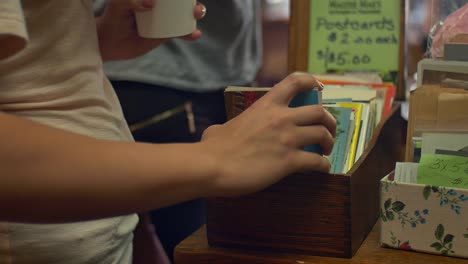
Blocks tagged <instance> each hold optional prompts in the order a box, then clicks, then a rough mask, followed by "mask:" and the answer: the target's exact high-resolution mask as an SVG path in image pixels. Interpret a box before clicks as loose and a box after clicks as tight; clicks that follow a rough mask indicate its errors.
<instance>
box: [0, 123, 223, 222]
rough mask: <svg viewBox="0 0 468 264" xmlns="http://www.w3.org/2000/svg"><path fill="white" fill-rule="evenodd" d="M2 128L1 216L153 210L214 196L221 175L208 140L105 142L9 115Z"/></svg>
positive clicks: (67, 217) (73, 216)
mask: <svg viewBox="0 0 468 264" xmlns="http://www.w3.org/2000/svg"><path fill="white" fill-rule="evenodd" d="M0 124H2V129H1V130H0V167H1V168H2V170H1V176H0V180H1V182H2V184H0V201H1V202H0V219H2V218H3V219H6V220H15V221H16V220H19V221H40V222H42V221H44V222H50V221H52V222H56V221H71V220H82V219H90V218H98V217H107V216H114V215H121V214H128V213H132V212H138V211H145V210H149V209H152V208H157V207H162V206H166V205H169V204H173V203H177V202H180V201H185V200H188V199H192V198H196V197H200V196H205V195H207V194H209V192H210V189H211V181H212V179H213V177H214V175H215V170H216V169H215V166H214V161H213V160H212V159H211V158H210V157H208V156H204V155H203V151H202V150H201V147H202V145H201V144H202V143H197V144H172V145H150V144H142V143H127V142H112V141H102V140H96V139H92V138H89V137H85V136H80V135H76V134H73V133H68V132H65V131H62V130H58V129H53V128H49V127H46V126H42V125H39V124H36V123H33V122H30V121H27V120H23V119H21V118H18V117H14V116H10V115H5V114H0ZM58 212H59V213H58Z"/></svg>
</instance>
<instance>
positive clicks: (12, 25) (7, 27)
mask: <svg viewBox="0 0 468 264" xmlns="http://www.w3.org/2000/svg"><path fill="white" fill-rule="evenodd" d="M12 39H16V41H18V40H21V42H22V43H27V42H28V40H29V39H28V32H27V30H26V22H25V19H24V13H23V9H22V7H21V0H0V47H1V46H3V45H7V44H8V43H4V41H11V40H12Z"/></svg>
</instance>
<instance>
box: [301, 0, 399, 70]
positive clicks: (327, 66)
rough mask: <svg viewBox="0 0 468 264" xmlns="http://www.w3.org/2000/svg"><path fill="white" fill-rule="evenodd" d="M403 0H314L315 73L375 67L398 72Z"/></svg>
mask: <svg viewBox="0 0 468 264" xmlns="http://www.w3.org/2000/svg"><path fill="white" fill-rule="evenodd" d="M401 3H402V2H401V0H329V1H323V0H312V1H311V3H310V8H311V10H310V33H309V63H308V70H309V71H310V72H313V73H326V72H330V71H375V72H379V73H380V74H381V76H383V77H387V76H388V77H390V78H391V76H395V73H396V72H397V71H398V65H399V49H400V39H399V37H400V10H401V9H400V8H401Z"/></svg>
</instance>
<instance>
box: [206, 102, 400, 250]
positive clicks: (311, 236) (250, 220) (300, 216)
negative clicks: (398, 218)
mask: <svg viewBox="0 0 468 264" xmlns="http://www.w3.org/2000/svg"><path fill="white" fill-rule="evenodd" d="M405 131H406V122H405V121H404V120H403V119H402V118H401V116H400V107H399V106H398V105H397V106H395V107H394V108H393V110H392V113H391V115H390V116H389V117H388V118H387V119H385V120H384V122H382V123H381V124H380V126H379V127H378V128H377V130H376V132H375V135H374V137H373V139H372V140H371V142H370V144H369V146H368V147H367V148H366V150H365V152H364V154H363V155H362V156H361V158H360V159H359V160H358V162H357V163H356V164H355V165H354V167H353V168H352V169H351V171H350V172H349V173H347V174H346V175H343V174H335V175H330V174H323V173H315V172H310V173H298V174H294V175H291V176H288V177H286V178H285V179H283V180H282V181H280V182H278V183H277V184H275V185H273V186H271V187H269V188H268V189H266V190H264V191H261V192H258V193H255V194H251V195H247V196H244V197H240V198H213V199H209V200H208V217H207V237H208V243H209V244H210V246H214V247H233V248H243V249H253V250H269V251H275V252H287V253H301V254H307V255H322V256H334V257H345V258H346V257H347V258H349V257H352V256H353V255H354V253H355V252H356V251H357V249H358V248H359V247H360V245H361V243H362V241H363V240H364V238H365V237H366V235H367V234H368V233H369V231H370V230H371V228H372V226H373V225H374V223H375V222H376V220H377V217H378V212H379V181H380V179H381V178H382V177H384V176H385V175H387V174H388V173H389V172H390V171H392V170H393V169H394V167H395V162H396V161H401V160H403V152H404V144H405V135H406V133H405Z"/></svg>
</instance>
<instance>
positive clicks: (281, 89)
mask: <svg viewBox="0 0 468 264" xmlns="http://www.w3.org/2000/svg"><path fill="white" fill-rule="evenodd" d="M320 87H321V83H319V82H318V81H317V80H316V79H315V78H314V77H313V76H312V75H310V74H308V73H303V72H295V73H293V74H290V75H289V76H288V77H286V78H285V79H284V80H282V81H281V82H279V83H278V84H276V85H275V86H274V87H273V89H271V91H270V93H269V94H270V95H269V96H270V97H271V98H272V99H273V101H275V102H277V103H281V104H288V105H289V103H290V102H291V100H292V99H293V98H294V96H296V95H297V94H298V93H300V92H305V91H308V90H311V89H313V88H318V89H321V88H320Z"/></svg>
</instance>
